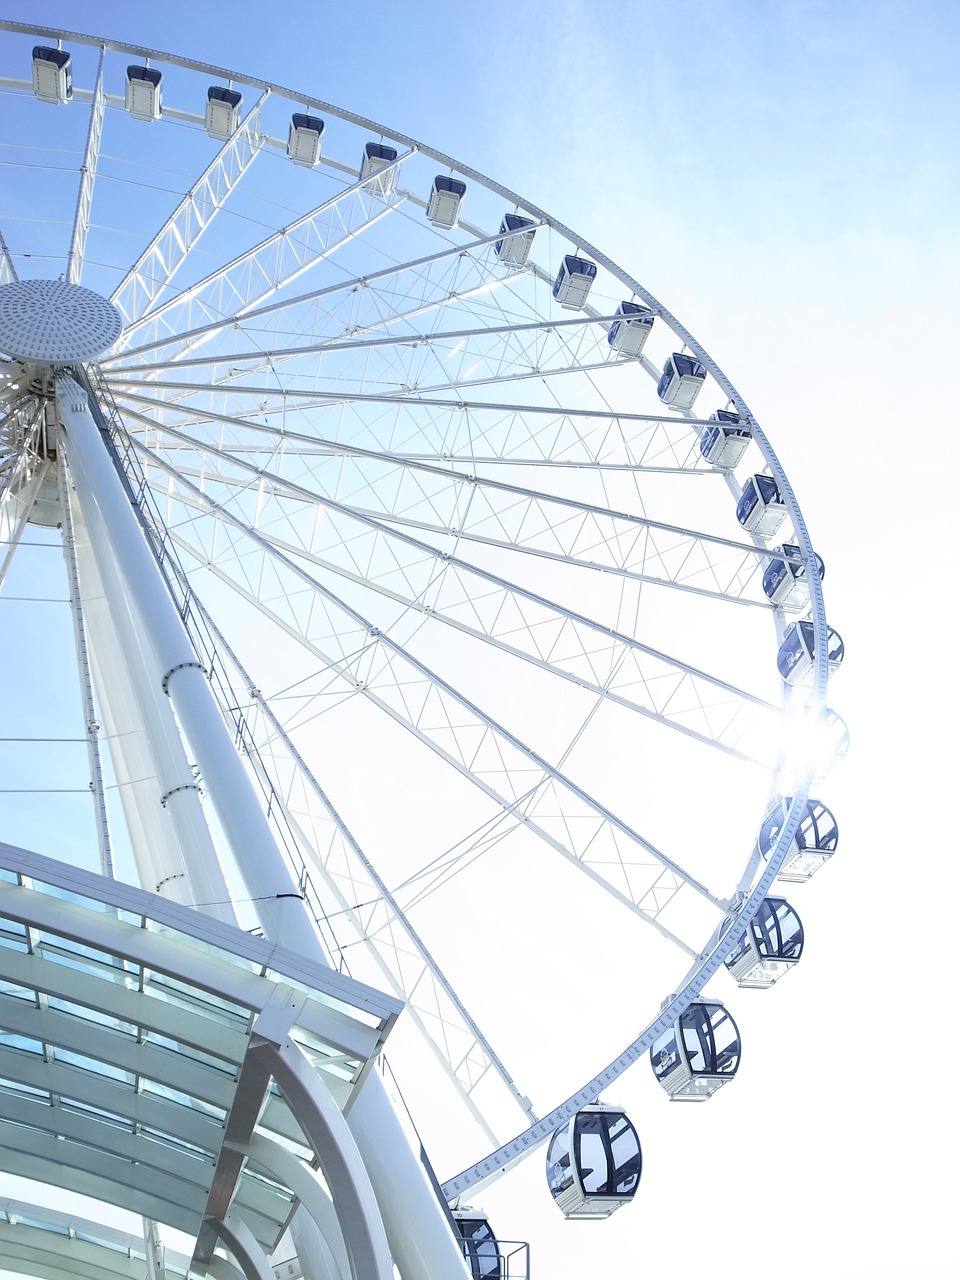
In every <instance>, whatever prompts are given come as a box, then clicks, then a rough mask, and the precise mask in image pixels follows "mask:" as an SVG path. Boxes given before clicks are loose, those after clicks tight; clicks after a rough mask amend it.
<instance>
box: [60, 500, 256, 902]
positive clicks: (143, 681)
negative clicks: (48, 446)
mask: <svg viewBox="0 0 960 1280" xmlns="http://www.w3.org/2000/svg"><path fill="white" fill-rule="evenodd" d="M82 488H83V486H82V484H81V489H82ZM77 497H78V499H79V497H80V493H79V492H78V494H77ZM86 505H87V507H88V508H93V504H92V503H91V502H87V504H86ZM90 518H91V520H92V522H93V528H92V529H88V527H87V523H86V520H85V519H83V518H82V517H81V518H80V519H78V520H77V521H76V526H77V528H76V533H77V542H76V545H77V552H78V559H79V563H80V578H81V582H82V583H83V584H84V587H83V594H84V598H85V599H86V601H87V618H88V624H89V625H88V629H89V631H90V635H91V639H92V641H93V643H92V645H91V657H92V658H93V660H94V661H93V666H94V676H95V684H96V687H97V690H98V692H99V695H100V705H101V709H102V712H103V717H104V721H105V723H106V725H107V731H108V734H110V735H111V738H112V740H113V742H114V744H115V745H114V749H113V751H112V758H113V761H114V769H115V772H116V774H117V780H118V782H119V783H120V794H121V802H122V804H123V808H124V814H125V816H126V819H127V825H128V828H129V830H130V839H131V844H132V846H133V852H134V856H135V858H136V862H137V869H138V872H139V874H140V878H141V883H142V884H143V886H144V888H146V889H149V890H150V891H151V892H152V893H159V894H160V895H161V896H162V897H165V898H170V899H172V900H173V901H175V902H181V903H183V905H184V906H191V907H194V906H197V905H198V904H199V906H200V909H201V910H203V911H204V912H206V913H207V914H208V915H212V916H216V917H217V919H220V920H224V921H226V922H227V923H229V924H235V923H236V919H235V915H234V911H233V907H232V905H231V903H230V891H229V889H228V888H227V883H226V880H225V879H224V876H223V872H222V870H221V867H220V862H219V859H218V858H217V854H216V850H215V848H214V845H213V841H212V839H211V836H210V830H209V827H208V826H207V820H206V815H205V814H204V812H203V806H202V804H201V801H200V795H199V792H198V790H197V789H196V786H197V784H196V779H195V778H194V776H193V774H192V772H191V769H190V765H189V762H188V760H187V756H186V752H185V751H184V747H183V740H182V739H181V737H180V733H179V730H178V728H177V725H176V722H175V719H174V716H173V710H172V708H171V706H170V700H169V699H168V698H165V697H164V696H163V694H162V692H161V691H160V689H159V688H158V687H157V682H156V680H152V681H151V680H150V678H149V674H148V668H149V662H148V659H147V655H146V653H145V651H144V646H143V643H142V641H143V637H142V635H141V634H140V631H139V630H138V628H137V627H136V625H135V624H134V622H133V619H132V618H131V615H130V611H129V609H128V608H127V600H126V596H125V592H124V591H123V588H122V583H121V580H120V578H119V575H118V573H117V567H116V564H115V563H114V562H113V560H112V558H111V557H110V556H109V555H104V554H103V550H104V549H105V535H104V533H103V531H102V528H101V527H100V524H99V517H98V514H97V511H96V509H95V508H93V509H91V510H90ZM98 549H100V552H101V554H100V556H99V563H98V557H97V555H96V551H97V550H98ZM98 654H99V655H100V659H99V661H97V655H98ZM105 667H106V668H108V669H109V678H106V675H107V673H106V671H105V670H104V668H105ZM152 778H156V787H154V786H153V785H152V784H151V779H152ZM188 849H189V850H191V851H193V856H192V857H191V858H190V859H189V860H188V859H187V858H186V857H185V853H184V851H185V850H188Z"/></svg>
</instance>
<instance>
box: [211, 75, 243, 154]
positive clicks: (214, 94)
mask: <svg viewBox="0 0 960 1280" xmlns="http://www.w3.org/2000/svg"><path fill="white" fill-rule="evenodd" d="M242 101H243V98H242V96H241V95H240V94H239V93H237V91H236V89H225V88H224V87H223V86H222V85H219V84H212V85H211V86H210V88H209V89H208V90H207V110H206V115H205V116H204V121H203V123H204V127H205V128H206V131H207V133H209V135H210V137H211V138H216V139H217V141H218V142H227V141H229V139H230V138H232V137H233V135H234V134H235V133H236V132H237V129H238V128H239V126H240V103H241V102H242Z"/></svg>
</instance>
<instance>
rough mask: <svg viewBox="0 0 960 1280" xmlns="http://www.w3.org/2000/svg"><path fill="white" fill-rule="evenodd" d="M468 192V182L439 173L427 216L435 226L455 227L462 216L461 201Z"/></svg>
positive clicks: (428, 205) (431, 191)
mask: <svg viewBox="0 0 960 1280" xmlns="http://www.w3.org/2000/svg"><path fill="white" fill-rule="evenodd" d="M466 194H467V184H466V183H465V182H461V180H460V179H459V178H451V177H448V175H447V174H445V173H438V174H437V176H436V177H435V178H434V180H433V186H432V187H431V189H430V199H429V200H428V201H427V218H428V220H429V221H430V222H432V223H433V225H434V226H435V227H455V226H456V225H457V219H458V218H459V217H460V202H461V200H462V199H463V197H464V196H465V195H466Z"/></svg>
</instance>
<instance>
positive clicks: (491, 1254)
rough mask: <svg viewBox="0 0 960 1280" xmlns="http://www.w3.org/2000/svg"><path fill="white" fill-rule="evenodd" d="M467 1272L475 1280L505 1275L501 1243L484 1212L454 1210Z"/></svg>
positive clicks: (464, 1209) (496, 1279)
mask: <svg viewBox="0 0 960 1280" xmlns="http://www.w3.org/2000/svg"><path fill="white" fill-rule="evenodd" d="M451 1214H452V1215H453V1225H454V1226H455V1227H456V1229H457V1236H458V1237H459V1243H460V1248H461V1249H462V1250H463V1257H464V1261H465V1262H466V1264H467V1270H468V1271H469V1272H470V1275H471V1276H472V1278H473V1280H498V1277H501V1276H502V1274H503V1268H502V1264H501V1256H500V1244H499V1241H498V1240H497V1237H496V1236H495V1235H494V1234H493V1229H492V1227H491V1226H490V1222H489V1220H488V1219H487V1216H486V1214H485V1213H484V1212H483V1211H482V1210H481V1209H471V1208H468V1207H467V1206H464V1207H463V1208H462V1209H452V1210H451Z"/></svg>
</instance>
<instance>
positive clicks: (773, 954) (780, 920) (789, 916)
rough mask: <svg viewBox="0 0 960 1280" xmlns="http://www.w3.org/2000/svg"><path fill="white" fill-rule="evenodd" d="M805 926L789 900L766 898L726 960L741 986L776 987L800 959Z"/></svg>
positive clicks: (725, 962)
mask: <svg viewBox="0 0 960 1280" xmlns="http://www.w3.org/2000/svg"><path fill="white" fill-rule="evenodd" d="M802 952H803V925H802V924H801V923H800V917H799V916H798V915H797V913H796V912H795V911H794V909H793V907H791V906H790V904H789V902H787V900H786V899H785V898H764V900H763V902H762V903H761V906H760V910H759V911H758V912H757V914H756V915H755V916H754V917H753V919H752V920H751V922H750V924H749V925H748V926H747V931H746V933H744V935H743V937H742V938H741V939H740V941H739V942H738V943H737V945H736V946H735V947H734V949H733V950H732V951H731V952H730V954H729V955H728V956H727V958H726V959H725V960H724V962H723V963H724V964H725V965H726V966H727V968H728V969H729V970H730V973H731V974H732V975H733V977H734V978H735V979H736V980H737V985H738V986H741V987H756V988H763V987H772V986H773V984H774V983H775V982H776V981H777V980H778V979H779V978H782V977H783V975H784V974H785V973H786V972H787V970H788V969H792V968H793V966H794V965H795V964H796V963H797V961H798V960H799V959H800V956H801V954H802Z"/></svg>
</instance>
